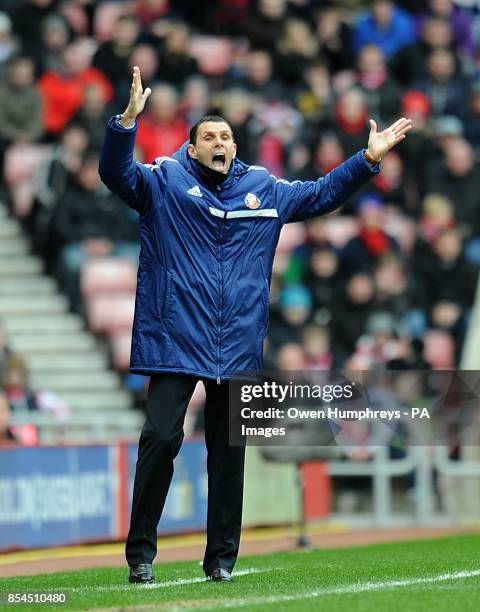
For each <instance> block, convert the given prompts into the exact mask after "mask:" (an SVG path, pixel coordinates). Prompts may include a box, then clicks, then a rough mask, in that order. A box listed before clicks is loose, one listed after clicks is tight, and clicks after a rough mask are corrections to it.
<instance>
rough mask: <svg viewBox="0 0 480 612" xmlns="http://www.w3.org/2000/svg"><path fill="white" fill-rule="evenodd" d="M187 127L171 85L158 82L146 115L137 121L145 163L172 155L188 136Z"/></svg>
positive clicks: (138, 143) (139, 141)
mask: <svg viewBox="0 0 480 612" xmlns="http://www.w3.org/2000/svg"><path fill="white" fill-rule="evenodd" d="M187 137H188V127H187V124H186V123H185V120H184V119H183V118H182V117H181V116H180V113H179V100H178V96H177V93H176V91H175V89H174V88H173V87H172V86H171V85H167V84H161V85H155V86H154V88H153V89H152V95H151V96H150V100H149V101H148V109H147V111H146V114H145V115H142V117H141V118H140V119H139V121H138V133H137V145H138V147H139V149H140V150H141V151H142V155H143V158H144V159H145V161H146V162H148V163H150V162H152V161H153V160H154V159H155V158H156V157H161V156H162V155H171V154H172V153H173V152H174V151H176V150H177V149H178V148H179V147H180V146H181V145H182V144H183V143H184V142H185V140H186V139H187Z"/></svg>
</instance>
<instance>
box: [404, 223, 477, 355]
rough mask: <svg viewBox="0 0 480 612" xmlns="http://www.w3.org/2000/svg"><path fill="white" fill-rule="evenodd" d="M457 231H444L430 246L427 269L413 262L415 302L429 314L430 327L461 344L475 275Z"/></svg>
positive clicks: (473, 291)
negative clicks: (430, 254)
mask: <svg viewBox="0 0 480 612" xmlns="http://www.w3.org/2000/svg"><path fill="white" fill-rule="evenodd" d="M462 247H463V245H462V240H461V237H460V234H459V232H458V230H457V229H455V228H451V229H445V230H444V231H443V232H441V233H440V234H439V235H438V236H437V238H436V240H435V241H434V242H433V257H432V258H430V260H429V261H428V266H424V265H423V266H421V265H420V263H421V262H416V261H415V260H414V261H413V262H412V265H413V273H414V275H415V279H416V288H417V292H416V294H417V299H418V300H419V302H420V304H421V305H422V307H423V309H424V311H425V312H426V313H427V314H428V317H429V321H430V324H431V326H432V327H436V328H439V329H443V330H445V331H447V332H449V333H451V334H452V335H453V336H454V337H455V338H456V340H457V343H460V342H461V341H462V339H463V334H464V332H465V323H466V313H467V311H468V309H469V308H470V307H471V305H472V302H473V297H474V293H475V289H476V285H477V278H478V271H477V270H476V269H475V267H474V266H473V265H472V264H470V263H469V262H468V261H467V260H466V259H465V256H464V254H463V252H462V250H463V248H462Z"/></svg>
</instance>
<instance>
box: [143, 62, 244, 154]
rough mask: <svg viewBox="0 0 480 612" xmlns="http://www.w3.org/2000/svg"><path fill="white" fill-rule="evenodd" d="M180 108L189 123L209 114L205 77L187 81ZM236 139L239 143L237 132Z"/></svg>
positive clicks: (209, 106)
mask: <svg viewBox="0 0 480 612" xmlns="http://www.w3.org/2000/svg"><path fill="white" fill-rule="evenodd" d="M142 78H143V73H142ZM240 97H241V98H243V97H244V95H243V94H241V96H240ZM245 97H246V96H245ZM180 108H181V113H182V115H183V116H184V117H185V119H186V122H187V124H188V125H194V124H195V123H196V122H197V121H198V120H199V119H201V118H202V117H203V116H205V115H208V113H209V110H210V108H211V103H210V87H209V84H208V81H207V80H206V79H205V78H204V77H202V76H192V77H190V78H189V79H187V80H186V81H185V83H184V87H183V93H182V100H181V103H180ZM235 140H236V141H237V144H238V136H237V133H236V132H235ZM242 159H243V158H242Z"/></svg>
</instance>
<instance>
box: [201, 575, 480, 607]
mask: <svg viewBox="0 0 480 612" xmlns="http://www.w3.org/2000/svg"><path fill="white" fill-rule="evenodd" d="M476 576H480V570H464V571H458V572H451V573H448V574H440V575H439V576H425V577H423V578H405V579H404V580H385V581H383V582H364V583H363V584H362V583H357V584H346V585H344V586H340V587H334V588H323V589H316V590H315V591H307V592H304V593H295V594H293V595H272V596H269V597H252V598H239V599H233V600H232V599H230V600H228V601H223V602H220V601H219V602H218V604H217V603H213V602H212V603H209V604H208V606H207V607H205V606H200V607H198V608H195V609H196V610H202V609H209V610H211V609H213V608H240V607H243V606H251V605H256V604H258V605H260V604H272V603H273V604H274V603H280V602H284V601H285V602H287V601H298V600H301V599H314V598H315V597H323V596H325V595H347V594H351V593H365V592H367V591H381V590H384V589H396V588H400V587H406V586H413V585H416V584H434V583H436V582H446V581H448V580H459V579H461V578H474V577H476Z"/></svg>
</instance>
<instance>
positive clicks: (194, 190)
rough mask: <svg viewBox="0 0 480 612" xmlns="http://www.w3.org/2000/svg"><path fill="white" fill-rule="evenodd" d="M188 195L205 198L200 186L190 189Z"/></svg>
mask: <svg viewBox="0 0 480 612" xmlns="http://www.w3.org/2000/svg"><path fill="white" fill-rule="evenodd" d="M187 193H189V194H190V195H194V196H197V197H198V198H203V194H202V192H201V191H200V187H199V186H198V185H195V187H192V188H191V189H189V190H188V191H187Z"/></svg>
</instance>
